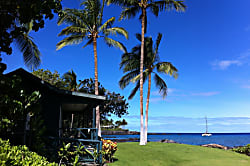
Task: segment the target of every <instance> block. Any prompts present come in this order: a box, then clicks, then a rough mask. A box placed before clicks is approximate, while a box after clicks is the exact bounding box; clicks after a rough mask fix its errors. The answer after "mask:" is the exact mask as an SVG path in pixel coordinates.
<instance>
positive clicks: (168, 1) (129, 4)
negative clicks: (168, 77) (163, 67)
mask: <svg viewBox="0 0 250 166" xmlns="http://www.w3.org/2000/svg"><path fill="white" fill-rule="evenodd" d="M111 3H113V4H117V5H120V6H122V7H124V9H123V11H122V12H121V14H120V20H121V19H129V18H131V17H135V15H136V14H137V13H139V12H141V14H140V19H141V34H142V35H141V56H140V113H141V133H140V145H145V144H144V143H143V142H145V140H144V136H143V59H144V51H143V48H144V35H145V33H146V31H147V9H149V10H151V12H152V13H153V14H154V15H155V16H158V14H159V12H160V11H165V10H166V9H176V10H177V11H184V10H185V8H186V6H185V5H184V4H183V1H175V0H160V1H156V0H108V4H111Z"/></svg>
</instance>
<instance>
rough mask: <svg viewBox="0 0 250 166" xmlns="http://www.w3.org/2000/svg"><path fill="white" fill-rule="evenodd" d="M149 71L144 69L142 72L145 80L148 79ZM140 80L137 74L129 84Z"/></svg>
mask: <svg viewBox="0 0 250 166" xmlns="http://www.w3.org/2000/svg"><path fill="white" fill-rule="evenodd" d="M149 72H150V71H149V69H146V70H144V71H143V76H145V78H147V77H148V75H149ZM139 80H140V74H138V75H137V76H135V77H134V78H133V79H131V82H133V83H135V82H136V81H139Z"/></svg>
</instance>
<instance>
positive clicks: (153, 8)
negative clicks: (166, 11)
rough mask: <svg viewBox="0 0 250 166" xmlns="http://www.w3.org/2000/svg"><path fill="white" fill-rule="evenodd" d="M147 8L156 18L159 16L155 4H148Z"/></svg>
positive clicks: (157, 7)
mask: <svg viewBox="0 0 250 166" xmlns="http://www.w3.org/2000/svg"><path fill="white" fill-rule="evenodd" d="M147 8H149V9H150V11H151V12H152V13H153V14H154V15H155V16H156V17H158V15H159V6H158V5H156V4H155V3H150V4H148V6H147Z"/></svg>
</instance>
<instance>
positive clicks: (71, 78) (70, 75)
mask: <svg viewBox="0 0 250 166" xmlns="http://www.w3.org/2000/svg"><path fill="white" fill-rule="evenodd" d="M62 78H63V79H64V81H65V82H66V83H67V84H68V87H69V89H70V90H71V91H77V80H76V73H75V72H74V71H73V70H71V71H68V72H66V73H64V74H63V77H62Z"/></svg>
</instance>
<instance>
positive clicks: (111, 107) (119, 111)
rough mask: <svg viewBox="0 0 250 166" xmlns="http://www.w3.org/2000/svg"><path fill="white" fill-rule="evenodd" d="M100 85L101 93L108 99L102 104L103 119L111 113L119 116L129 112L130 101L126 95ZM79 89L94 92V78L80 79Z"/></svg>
mask: <svg viewBox="0 0 250 166" xmlns="http://www.w3.org/2000/svg"><path fill="white" fill-rule="evenodd" d="M98 85H99V86H98V90H99V93H100V95H102V96H105V97H106V101H105V102H104V103H103V104H102V105H100V115H101V120H105V119H106V117H107V116H111V114H114V115H116V116H118V117H119V118H120V117H122V116H123V115H126V114H128V112H127V109H128V103H127V101H126V99H124V96H121V95H120V94H119V93H115V92H110V91H108V90H107V89H105V88H104V87H103V86H102V85H101V84H100V83H98ZM79 91H80V92H85V93H89V94H94V93H95V83H94V80H93V79H92V78H90V79H85V80H83V81H80V86H79Z"/></svg>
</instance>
